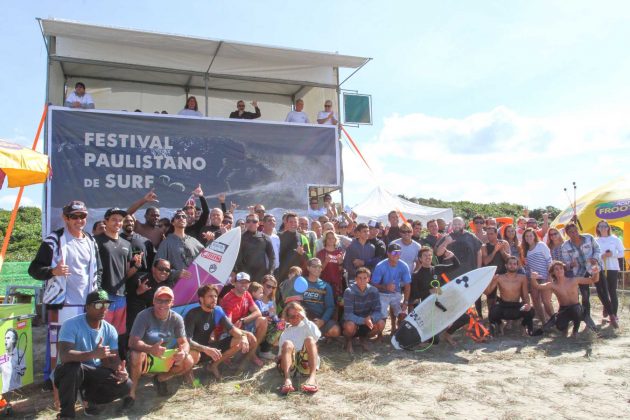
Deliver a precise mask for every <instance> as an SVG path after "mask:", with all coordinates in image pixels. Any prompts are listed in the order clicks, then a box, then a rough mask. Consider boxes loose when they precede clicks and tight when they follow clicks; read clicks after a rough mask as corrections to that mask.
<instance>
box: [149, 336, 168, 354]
mask: <svg viewBox="0 0 630 420" xmlns="http://www.w3.org/2000/svg"><path fill="white" fill-rule="evenodd" d="M163 342H164V340H162V339H161V338H160V341H158V342H157V343H155V344H154V345H152V346H151V349H149V354H150V355H152V356H156V357H161V356H162V355H163V354H164V352H165V351H166V347H163V346H162V343H163Z"/></svg>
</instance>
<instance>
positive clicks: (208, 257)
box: [201, 249, 221, 262]
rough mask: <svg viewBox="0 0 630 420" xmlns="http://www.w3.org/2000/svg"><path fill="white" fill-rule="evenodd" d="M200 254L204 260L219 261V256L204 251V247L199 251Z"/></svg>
mask: <svg viewBox="0 0 630 420" xmlns="http://www.w3.org/2000/svg"><path fill="white" fill-rule="evenodd" d="M201 256H202V257H203V258H205V259H206V260H210V261H214V262H221V256H220V255H217V254H215V253H214V252H210V251H206V250H205V249H204V250H203V251H201Z"/></svg>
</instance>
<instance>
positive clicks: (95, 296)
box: [85, 290, 112, 305]
mask: <svg viewBox="0 0 630 420" xmlns="http://www.w3.org/2000/svg"><path fill="white" fill-rule="evenodd" d="M95 302H112V301H111V300H109V295H108V294H107V292H106V291H105V290H95V291H93V292H90V293H88V295H87V298H85V304H86V305H89V304H91V303H95Z"/></svg>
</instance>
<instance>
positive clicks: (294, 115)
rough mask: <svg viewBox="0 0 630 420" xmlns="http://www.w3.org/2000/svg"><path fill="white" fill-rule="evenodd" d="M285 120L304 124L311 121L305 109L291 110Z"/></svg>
mask: <svg viewBox="0 0 630 420" xmlns="http://www.w3.org/2000/svg"><path fill="white" fill-rule="evenodd" d="M285 121H286V122H290V123H302V124H309V123H310V121H309V120H308V116H307V115H306V112H304V111H289V113H288V114H287V118H286V119H285Z"/></svg>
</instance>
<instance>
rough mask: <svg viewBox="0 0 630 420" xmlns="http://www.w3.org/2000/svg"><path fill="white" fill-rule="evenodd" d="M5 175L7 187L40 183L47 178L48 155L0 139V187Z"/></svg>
mask: <svg viewBox="0 0 630 420" xmlns="http://www.w3.org/2000/svg"><path fill="white" fill-rule="evenodd" d="M5 176H6V177H7V178H9V188H13V187H24V186H26V185H32V184H41V183H43V182H46V179H47V178H48V156H46V155H44V154H42V153H39V152H36V151H35V150H31V149H27V148H26V147H22V146H20V145H18V144H14V143H9V142H7V141H4V140H0V188H2V184H3V182H4V178H5Z"/></svg>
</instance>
